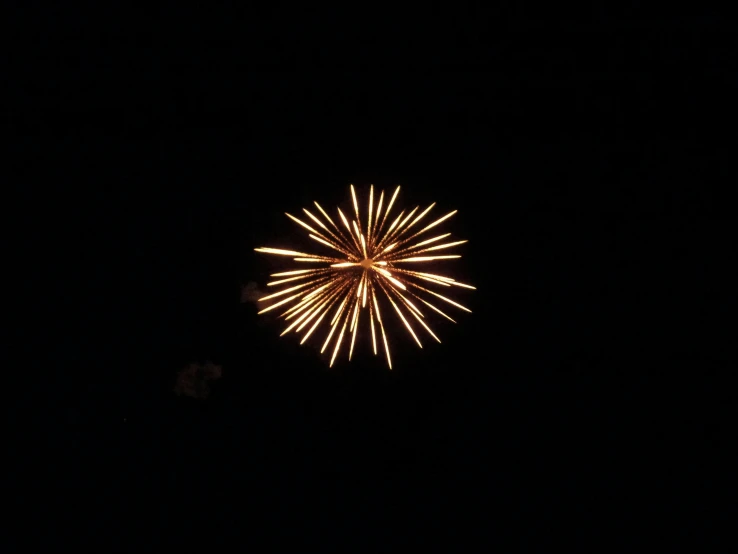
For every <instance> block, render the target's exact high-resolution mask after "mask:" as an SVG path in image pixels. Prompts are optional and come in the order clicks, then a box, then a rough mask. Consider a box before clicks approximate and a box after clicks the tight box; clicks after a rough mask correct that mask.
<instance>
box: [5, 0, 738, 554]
mask: <svg viewBox="0 0 738 554" xmlns="http://www.w3.org/2000/svg"><path fill="white" fill-rule="evenodd" d="M106 10H107V9H103V8H96V7H94V6H92V7H89V10H88V12H86V13H85V14H84V15H79V14H75V15H71V14H64V13H61V12H60V11H58V10H57V11H54V10H52V11H50V12H48V11H47V12H44V14H43V15H41V14H39V15H37V16H36V19H33V20H32V23H33V24H32V26H31V29H33V30H32V31H31V33H30V35H23V38H24V40H25V41H26V42H27V43H28V44H27V45H26V42H24V43H23V44H24V46H23V47H22V48H21V47H20V46H19V47H18V48H17V51H14V53H18V54H21V55H19V56H16V57H13V59H14V60H16V61H18V69H20V70H21V74H22V78H21V79H20V80H19V81H17V82H15V83H13V84H11V89H12V90H13V91H14V92H16V93H17V98H18V99H19V100H18V102H19V103H18V104H17V105H16V104H12V105H11V106H10V109H9V110H8V111H7V113H8V115H9V117H8V121H9V123H10V126H11V129H12V132H13V135H14V137H15V140H14V141H13V145H12V146H11V147H10V154H11V156H10V157H11V159H12V164H13V165H14V167H15V168H16V169H19V170H20V171H19V172H18V173H17V174H18V175H19V176H20V177H19V178H18V179H17V181H16V182H17V183H18V184H19V190H21V191H22V194H24V195H27V197H28V199H30V200H31V205H32V206H33V211H34V214H33V215H34V216H35V217H38V221H40V222H41V223H40V224H39V225H30V224H29V221H30V220H27V221H26V222H25V225H20V226H19V227H17V229H20V232H21V233H22V237H23V238H29V239H32V240H34V241H35V244H36V246H34V248H33V252H34V254H28V253H27V254H26V255H27V256H31V257H32V258H33V259H34V261H36V262H39V263H40V265H41V266H43V268H42V269H41V270H40V271H39V272H32V273H31V275H30V277H29V279H28V280H27V282H26V284H29V283H30V285H31V287H32V288H33V290H34V291H35V293H34V296H35V301H36V302H38V304H40V306H39V308H40V309H39V310H36V308H35V307H34V308H33V309H31V308H30V307H29V308H28V309H27V311H26V315H29V314H31V319H35V321H36V323H34V324H33V325H35V328H40V329H41V330H40V331H39V333H40V334H41V335H42V336H43V338H45V339H50V340H49V342H48V346H47V347H45V348H43V349H36V348H35V347H29V351H28V352H27V355H28V356H29V357H30V358H31V359H33V360H34V361H37V362H38V367H41V368H51V369H52V371H51V372H50V376H49V372H46V371H43V372H41V373H38V374H36V375H37V378H36V379H35V382H34V385H32V386H30V387H28V388H26V389H24V392H26V393H27V394H21V395H20V398H21V400H20V403H21V404H23V405H24V407H27V404H28V403H27V400H34V401H35V400H40V401H41V402H40V403H38V404H37V403H35V402H34V405H38V406H40V407H39V408H36V409H34V410H31V411H30V412H29V413H30V415H29V416H28V417H29V418H30V419H28V420H22V422H23V423H25V422H26V421H31V420H32V421H34V422H36V423H38V424H40V429H41V431H40V434H37V433H36V434H34V435H33V437H32V438H31V439H30V442H31V443H32V444H41V445H43V446H49V447H50V449H47V450H44V454H43V455H41V456H37V457H36V458H35V462H34V466H33V467H34V468H35V470H34V471H35V473H34V479H32V480H31V481H30V483H31V484H29V485H28V487H27V488H26V489H24V492H23V495H24V496H26V497H29V492H33V494H31V495H30V497H31V498H34V499H37V500H34V501H33V502H32V504H33V505H34V510H40V512H39V516H38V518H37V519H36V521H41V522H50V523H54V525H53V526H52V527H53V531H49V533H48V534H44V538H48V537H51V538H52V540H53V541H55V542H56V543H58V541H61V540H66V539H67V538H77V539H80V538H81V539H83V540H85V541H86V540H88V539H95V540H101V541H103V543H105V544H106V545H107V547H108V548H112V549H113V550H111V551H115V550H116V549H120V548H122V545H124V544H125V545H126V546H127V545H129V544H131V545H133V544H136V543H139V544H140V545H149V546H151V545H152V544H156V545H157V548H158V547H159V546H158V545H159V544H162V545H163V544H166V543H168V542H174V543H177V544H183V545H189V546H193V545H194V544H195V543H197V544H202V545H203V546H204V547H208V548H213V547H216V546H217V545H219V544H221V543H223V544H225V543H230V544H231V545H232V546H235V547H237V548H241V549H246V550H249V549H251V550H254V551H257V552H258V551H271V550H275V551H287V550H281V549H284V548H288V545H289V546H290V547H292V548H296V549H298V550H300V549H307V548H313V547H314V548H318V549H323V548H325V546H326V545H327V544H333V543H335V542H340V543H344V544H345V546H344V547H343V548H344V551H346V552H349V551H355V550H360V549H363V548H364V547H365V548H367V549H368V550H370V551H386V550H394V549H397V550H407V549H410V550H412V549H413V548H415V546H414V545H418V544H420V545H423V547H428V546H432V545H444V549H446V550H449V549H452V550H462V551H463V550H466V549H467V548H469V546H470V545H474V544H476V545H483V546H484V547H487V548H500V549H502V550H503V551H550V550H551V549H553V548H556V547H555V544H556V543H557V542H558V541H559V540H563V541H565V542H566V543H568V548H569V549H573V550H579V549H581V550H582V551H589V552H592V551H599V550H601V549H602V548H603V547H607V546H613V545H614V546H616V547H622V548H628V549H633V548H636V549H637V545H639V544H640V541H641V540H642V538H644V537H646V536H648V537H650V538H652V539H655V541H657V542H656V544H658V543H659V542H661V541H666V540H668V541H674V542H677V543H679V542H682V541H685V540H691V541H694V542H695V543H696V544H699V545H701V547H702V548H708V547H710V546H717V547H722V546H723V544H724V543H723V540H724V537H723V535H722V534H721V532H720V529H721V528H722V525H723V524H725V523H727V521H728V515H727V513H726V512H725V511H724V509H723V507H722V501H724V500H725V499H727V498H729V497H730V493H729V491H730V487H731V486H732V485H734V478H733V477H729V475H730V474H729V473H728V472H727V471H725V470H726V469H727V467H728V463H727V461H726V457H727V454H728V452H729V447H730V446H732V445H733V444H734V433H733V428H732V426H731V425H729V423H728V421H729V418H730V414H731V413H732V411H733V409H734V404H735V400H736V399H735V388H733V387H730V386H728V383H727V377H728V373H729V371H732V370H733V367H734V364H735V336H736V334H735V319H734V317H735V309H736V294H735V280H734V275H732V274H731V268H730V266H731V263H732V262H733V261H734V257H735V242H734V238H733V235H734V232H735V215H734V211H735V210H734V204H733V203H731V202H730V201H729V195H728V194H727V191H728V189H729V188H731V187H734V186H735V176H736V175H735V161H734V146H735V145H734V142H733V139H734V134H735V127H734V126H732V125H731V124H730V123H729V122H728V121H727V113H728V111H727V110H725V106H726V105H727V101H728V100H729V99H730V98H731V97H734V96H735V85H736V73H735V67H734V65H735V64H734V60H735V57H734V55H733V54H732V53H731V52H732V50H730V49H729V46H728V43H729V35H730V27H729V26H728V25H727V24H726V23H725V22H724V21H723V20H722V19H721V18H720V17H718V16H717V15H709V14H708V15H695V14H692V15H691V16H689V17H681V16H677V15H671V16H667V17H664V16H661V17H652V16H651V15H649V14H642V13H638V12H637V11H635V10H629V9H627V7H626V8H624V9H622V13H619V14H606V13H604V12H603V11H601V10H592V11H590V12H587V13H585V14H572V15H571V16H569V15H566V14H561V13H558V12H557V13H553V12H552V11H551V12H549V13H543V12H542V13H540V14H537V15H536V14H534V13H528V11H526V10H524V9H522V8H517V7H499V8H496V9H494V10H492V11H489V12H481V11H468V12H464V13H450V12H449V13H436V14H434V15H433V16H432V17H427V14H425V15H423V16H421V15H418V14H414V15H411V16H407V15H405V16H402V17H401V16H400V14H397V13H396V12H391V11H390V12H386V13H372V14H369V13H365V10H362V9H360V8H359V7H350V8H345V9H344V12H343V13H341V14H337V13H335V12H334V13H332V14H331V15H330V16H328V15H323V14H318V13H317V12H315V13H313V12H311V11H309V10H307V9H303V10H299V11H294V10H284V11H280V10H277V9H276V8H275V11H274V13H266V12H265V10H254V9H251V8H249V9H242V10H231V9H223V8H215V7H208V8H205V7H204V6H200V7H198V8H186V7H183V6H181V5H179V6H177V8H176V9H174V8H170V7H166V6H162V7H161V9H160V11H159V13H151V14H135V16H134V14H130V13H127V14H123V13H117V12H114V11H110V12H107V11H106ZM339 15H340V16H342V17H338V16H339ZM431 19H432V20H431ZM131 20H135V21H139V22H140V21H144V22H145V21H149V20H150V21H151V22H153V23H154V25H153V26H151V28H149V29H148V30H147V31H145V32H144V31H143V30H142V31H140V32H138V31H136V32H134V31H132V30H131V29H132V28H131V27H130V26H129V25H128V24H127V22H129V21H131ZM20 36H21V33H19V34H18V37H20ZM18 37H17V38H18ZM19 40H20V39H19ZM20 99H22V100H20ZM21 104H22V105H23V106H26V107H28V108H30V109H28V110H23V111H22V112H21V110H20V108H18V109H16V107H18V106H20V105H21ZM349 183H354V184H355V185H356V186H357V187H359V189H360V190H363V191H365V190H366V187H368V185H369V184H370V183H373V184H374V185H375V186H376V187H381V188H384V189H385V190H386V191H390V190H392V189H393V188H394V186H396V185H398V184H399V185H402V192H401V193H400V197H399V201H400V205H401V206H403V207H414V206H415V205H421V206H425V205H428V204H429V203H431V202H437V203H438V207H437V208H436V211H437V213H438V215H441V214H442V213H446V212H447V211H450V210H452V209H458V210H459V213H458V214H457V215H456V216H455V217H454V218H453V219H451V220H450V221H449V222H448V224H444V229H446V231H450V232H452V233H453V235H454V236H455V237H459V238H463V239H469V243H468V244H466V245H464V246H463V247H462V248H461V251H462V253H463V254H464V257H463V258H462V260H461V261H460V262H459V263H458V264H457V263H453V267H454V270H453V271H454V272H455V273H454V275H458V277H459V279H460V280H462V281H466V282H470V283H473V284H474V285H476V286H477V290H476V291H473V292H469V291H465V290H462V291H460V292H459V293H458V294H457V295H456V296H455V297H456V298H457V299H459V300H460V301H461V302H462V303H464V304H465V305H468V306H469V307H470V308H471V309H472V312H473V313H471V314H464V313H462V312H457V314H458V318H457V321H458V324H457V325H453V324H450V323H449V322H446V321H445V320H443V319H435V320H433V321H434V329H435V330H436V331H437V333H438V334H439V336H440V338H441V340H442V341H443V344H440V345H439V344H436V343H435V342H433V341H430V342H429V341H428V340H424V341H423V342H424V346H425V348H424V349H423V350H420V349H418V348H417V347H416V345H415V344H414V343H413V342H412V339H411V338H410V337H409V336H408V335H407V333H406V332H405V330H404V329H403V328H402V327H401V326H400V325H399V324H398V323H397V322H396V321H395V322H394V323H392V325H393V326H394V328H393V332H392V339H391V340H392V344H391V345H392V347H393V354H394V357H393V359H394V362H395V364H394V367H395V369H394V370H392V371H391V372H390V371H388V370H387V368H386V365H385V364H384V362H383V360H382V358H381V357H378V358H375V357H374V356H372V355H371V354H370V352H369V347H368V342H367V340H364V342H363V343H358V344H357V350H355V352H354V354H355V359H354V361H352V362H351V363H348V362H347V361H346V360H345V359H344V360H339V361H338V362H337V363H336V365H335V366H334V367H333V368H332V369H328V365H327V359H326V358H324V357H323V358H322V357H320V355H319V354H318V353H317V352H316V349H315V347H314V346H313V347H311V346H309V345H306V346H302V347H300V346H299V345H298V344H297V342H298V341H297V340H295V337H294V336H292V337H282V338H279V337H278V335H279V332H281V328H282V327H281V324H279V323H278V322H276V321H274V318H273V317H270V316H267V315H266V314H265V315H264V316H259V317H257V315H256V311H257V310H256V307H255V306H254V305H253V304H251V303H243V302H241V291H242V287H243V286H244V285H246V284H247V283H248V282H252V281H253V282H256V283H258V284H259V286H261V287H263V286H264V285H265V283H266V282H267V280H268V274H269V273H271V272H272V271H273V270H274V269H275V268H276V267H281V266H279V264H278V262H279V261H280V260H274V259H272V258H270V257H268V256H259V255H258V254H256V253H255V252H253V248H254V247H257V246H264V245H271V246H285V247H290V246H292V245H293V244H295V245H297V244H300V241H303V240H304V239H303V237H302V236H301V235H302V233H301V232H300V230H299V228H297V227H296V226H295V225H294V224H292V223H291V222H290V221H289V220H287V218H286V217H285V216H284V215H283V212H285V211H288V212H291V213H297V212H300V211H301V208H302V207H307V206H309V205H310V204H312V201H313V200H318V202H320V203H321V205H323V206H324V207H332V206H335V205H336V204H341V205H347V204H346V202H347V201H348V199H349V196H348V193H349V191H348V185H349ZM434 213H436V212H434ZM34 306H35V304H34ZM39 321H40V322H41V323H39ZM17 332H18V335H19V336H18V338H19V340H18V341H17V342H18V343H19V344H25V343H24V341H23V340H20V339H25V338H27V335H26V332H25V331H24V330H23V329H20V330H19V331H17ZM208 360H209V361H212V362H214V363H216V364H218V365H220V366H221V367H222V371H223V373H222V378H221V379H220V380H219V381H218V382H217V383H215V385H214V388H213V392H212V394H211V396H210V397H209V398H207V399H192V398H188V397H179V396H176V395H175V393H174V384H175V381H176V378H177V373H178V372H179V371H180V370H181V369H183V368H184V367H185V366H186V365H187V364H189V363H191V362H201V363H203V362H205V361H208ZM34 367H36V366H34ZM41 375H43V376H41ZM20 427H21V428H23V426H22V425H21V426H20ZM21 434H23V433H21ZM80 527H83V528H84V529H85V530H84V531H80ZM159 540H161V541H163V542H161V543H159V542H158V541H159ZM139 541H140V542H139ZM200 541H202V542H200ZM316 545H317V546H316ZM131 547H132V548H133V546H131Z"/></svg>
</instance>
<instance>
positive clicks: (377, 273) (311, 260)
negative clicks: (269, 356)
mask: <svg viewBox="0 0 738 554" xmlns="http://www.w3.org/2000/svg"><path fill="white" fill-rule="evenodd" d="M399 192H400V187H397V189H396V190H395V192H394V194H393V195H392V198H391V199H390V201H389V203H388V204H386V206H385V204H384V191H382V192H381V194H380V196H379V201H378V202H375V201H374V186H373V185H372V186H371V187H370V189H369V203H368V207H367V212H366V226H364V225H363V224H362V221H361V217H360V213H359V204H358V202H357V201H356V192H355V191H354V186H353V185H351V197H352V200H353V207H354V213H355V215H356V218H355V219H353V220H351V221H350V222H349V219H348V218H347V217H346V216H345V215H344V213H343V212H342V211H341V209H340V208H338V215H339V217H340V221H341V222H342V223H343V225H344V227H345V228H346V229H345V231H344V230H343V229H341V228H340V227H339V226H338V225H337V224H336V223H335V222H334V220H333V219H331V217H330V216H329V215H328V214H327V213H326V212H325V211H324V210H323V208H322V207H321V206H320V205H319V204H318V203H317V202H315V206H316V208H317V209H318V211H319V212H320V214H321V215H322V216H323V219H321V218H319V217H318V216H316V215H315V214H313V213H311V212H309V211H308V210H306V209H304V208H303V212H305V214H306V215H307V216H308V217H309V218H310V219H311V220H312V222H313V223H314V224H315V225H317V227H318V228H319V229H316V228H315V227H313V226H311V225H309V224H308V223H306V222H305V221H302V220H300V219H298V218H296V217H294V216H292V215H290V214H286V215H287V217H289V218H290V219H292V220H293V221H294V222H295V223H297V224H299V225H300V226H302V227H304V228H305V229H307V230H308V231H309V234H308V236H309V237H310V238H311V239H313V240H315V241H316V242H319V243H321V244H322V245H323V246H324V247H327V248H329V249H331V250H333V251H335V252H339V253H340V254H341V256H339V257H336V256H335V255H332V256H329V255H322V254H309V253H303V252H295V251H293V250H284V249H281V248H256V251H257V252H264V253H266V254H278V255H281V256H290V257H292V258H293V260H294V261H295V262H300V263H307V264H319V265H320V266H321V267H318V268H316V269H295V270H292V271H285V272H281V273H274V274H272V277H287V278H286V279H280V280H278V281H273V282H271V283H267V286H270V287H271V286H276V285H284V283H289V284H288V285H285V286H286V287H287V288H284V289H283V290H280V291H279V292H275V293H274V294H270V295H267V296H265V297H263V298H260V299H259V302H263V301H265V300H272V299H274V298H277V297H280V296H284V295H286V294H290V293H294V294H291V295H290V296H288V297H287V298H284V299H280V300H279V301H277V302H275V303H274V304H271V305H270V306H268V307H266V308H264V309H263V310H261V311H260V312H259V313H260V314H261V313H264V312H267V311H270V310H272V309H274V308H277V307H279V306H285V305H289V304H290V303H292V306H291V307H287V306H285V307H287V309H286V310H285V311H284V312H283V313H282V314H281V316H280V317H282V318H284V319H285V320H286V321H287V320H293V321H292V322H291V323H290V325H289V326H288V327H287V328H286V329H285V330H284V331H283V332H282V334H283V335H284V334H286V333H288V332H290V331H291V330H293V329H294V330H295V331H296V332H300V331H302V330H303V329H304V328H305V327H306V326H307V325H308V324H311V325H310V327H309V328H308V329H307V331H306V333H305V335H304V336H303V338H302V341H301V344H302V343H304V342H305V341H306V340H307V339H308V337H310V335H311V334H312V333H313V331H315V330H316V328H317V327H318V326H319V325H320V323H321V321H323V320H324V319H325V320H326V322H327V323H328V325H329V326H330V328H329V330H328V336H327V338H326V339H325V342H324V343H323V348H322V349H321V352H323V351H325V349H326V348H327V347H328V345H329V344H330V343H331V341H332V340H333V338H334V336H336V337H337V338H336V339H335V344H334V346H333V356H332V357H331V366H332V365H333V362H334V361H335V359H336V356H337V355H338V352H339V350H340V348H341V344H342V342H343V337H344V335H345V334H346V332H348V333H350V334H351V346H350V348H349V360H350V359H351V355H352V353H353V350H354V341H355V340H356V335H357V333H358V329H359V321H360V319H361V317H360V316H361V313H362V312H369V323H370V327H371V337H372V346H373V348H374V354H377V333H376V330H375V329H376V328H377V327H378V328H379V331H380V332H381V334H382V340H383V342H384V350H385V353H386V355H387V364H388V365H389V367H390V369H392V360H391V358H390V349H389V343H388V341H387V331H386V330H385V325H384V322H383V320H382V316H381V312H380V305H381V304H380V303H379V302H378V297H382V294H383V297H384V298H385V299H386V300H387V301H388V302H389V304H390V305H391V306H392V308H393V309H394V311H395V312H396V313H397V315H398V316H399V318H400V320H401V321H402V323H403V324H404V326H405V327H406V329H407V330H408V332H409V333H410V335H411V336H412V338H413V339H414V340H415V342H417V343H418V346H420V347H421V348H422V346H423V345H422V344H421V342H420V339H419V338H418V335H417V334H416V333H415V330H414V328H413V325H411V323H410V322H411V321H412V318H414V319H415V320H416V321H417V323H418V324H419V325H420V326H422V327H423V328H424V329H425V330H426V331H427V332H428V334H429V335H430V336H432V337H433V338H434V339H435V340H437V341H438V342H441V340H440V339H439V338H438V337H437V336H436V335H435V333H433V331H432V330H431V328H430V327H429V326H428V324H427V323H426V321H427V319H426V314H425V313H424V312H423V311H421V306H423V305H424V306H426V307H428V308H430V309H431V310H432V311H433V312H435V313H437V314H440V315H441V316H443V317H445V318H446V319H449V320H450V321H454V320H453V319H451V317H450V316H448V315H447V314H446V313H444V312H443V311H442V310H441V309H440V308H439V307H438V306H437V305H436V304H437V299H440V300H442V301H444V302H445V303H447V304H450V305H452V306H454V307H456V308H459V309H461V310H464V311H467V312H469V311H471V310H469V309H468V308H465V307H464V306H462V305H461V304H458V303H456V302H454V301H453V300H451V299H449V298H447V297H446V296H444V295H442V294H439V293H437V292H435V291H432V290H430V289H428V288H426V287H428V286H431V285H430V284H432V285H436V286H440V287H447V288H451V287H461V288H466V289H473V288H474V287H472V286H470V285H465V284H463V283H459V282H458V281H456V280H455V279H452V278H451V277H445V276H443V275H438V274H435V273H426V272H421V271H412V270H409V269H405V267H403V266H404V264H406V263H410V264H413V263H421V262H425V263H428V262H435V261H439V260H449V259H454V258H460V257H461V256H460V255H458V254H453V255H444V256H436V255H424V256H418V254H423V253H427V252H431V251H434V250H441V249H445V248H451V247H453V246H458V245H460V244H463V243H465V242H467V241H465V240H461V241H456V242H447V243H443V244H433V243H437V242H438V241H440V240H442V239H445V238H446V237H448V236H449V235H450V234H451V233H445V234H442V235H438V236H436V237H433V238H430V239H425V240H423V239H420V241H419V242H417V241H415V240H414V239H416V238H417V237H418V236H420V235H421V234H423V233H425V232H426V231H428V230H429V229H432V228H433V227H435V226H436V225H439V224H440V223H442V222H444V221H445V220H447V219H448V218H450V217H451V216H453V215H454V214H455V213H456V211H453V212H451V213H449V214H446V215H445V216H443V217H441V218H439V219H437V220H435V221H434V222H432V223H430V224H428V225H425V226H424V227H421V226H418V227H417V228H416V229H418V228H419V229H418V230H416V231H415V232H409V231H410V230H411V229H413V227H415V225H416V224H417V223H419V222H420V221H421V220H422V219H423V218H424V217H425V216H426V214H428V212H430V211H431V209H432V208H433V206H435V203H433V204H431V205H430V206H429V207H428V208H426V209H425V210H424V211H423V212H422V213H420V215H418V216H415V213H416V212H417V211H418V209H419V206H418V207H416V208H415V209H413V210H411V211H410V212H409V213H407V214H406V213H405V212H406V210H402V211H401V212H400V214H399V215H398V216H397V217H396V218H395V219H394V221H392V223H389V221H391V218H390V219H389V220H388V216H389V214H390V212H391V211H392V207H393V205H394V202H395V199H396V198H397V195H398V193H399ZM383 208H384V211H383ZM413 218H414V219H413ZM385 223H387V224H388V227H385ZM431 244H433V245H432V246H431ZM357 268H362V271H356V269H357ZM347 270H348V271H347ZM294 281H298V284H293V282H294ZM419 281H420V282H422V285H421V284H420V282H419ZM428 283H430V284H428ZM428 295H431V296H428ZM386 308H388V306H387V305H386V304H385V309H386ZM331 314H332V315H331ZM429 315H430V313H429ZM326 316H329V317H328V318H326ZM409 318H410V319H409ZM336 332H337V333H336Z"/></svg>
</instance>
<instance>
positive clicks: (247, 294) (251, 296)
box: [241, 281, 264, 303]
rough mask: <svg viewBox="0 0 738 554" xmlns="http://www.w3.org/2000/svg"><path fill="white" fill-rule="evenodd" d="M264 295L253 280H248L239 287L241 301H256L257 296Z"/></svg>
mask: <svg viewBox="0 0 738 554" xmlns="http://www.w3.org/2000/svg"><path fill="white" fill-rule="evenodd" d="M262 296H264V292H263V291H262V290H261V289H260V288H259V285H257V284H256V283H254V282H253V281H249V282H248V283H247V284H246V285H244V286H243V287H242V288H241V302H242V303H247V302H253V303H256V301H257V300H259V298H261V297H262Z"/></svg>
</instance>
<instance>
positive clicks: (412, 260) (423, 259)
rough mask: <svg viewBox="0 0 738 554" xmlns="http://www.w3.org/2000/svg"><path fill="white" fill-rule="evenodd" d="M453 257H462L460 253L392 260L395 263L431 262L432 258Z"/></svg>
mask: <svg viewBox="0 0 738 554" xmlns="http://www.w3.org/2000/svg"><path fill="white" fill-rule="evenodd" d="M452 258H461V256H459V255H455V256H418V257H417V258H401V259H399V260H392V261H393V262H394V263H397V262H430V261H431V260H450V259H452Z"/></svg>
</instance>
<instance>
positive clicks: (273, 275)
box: [270, 269, 323, 277]
mask: <svg viewBox="0 0 738 554" xmlns="http://www.w3.org/2000/svg"><path fill="white" fill-rule="evenodd" d="M318 271H323V270H321V269H297V270H295V271H284V272H282V273H272V274H271V275H270V277H285V276H287V275H297V274H298V273H316V272H318Z"/></svg>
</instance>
